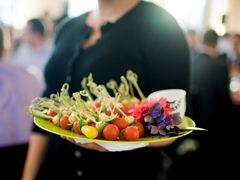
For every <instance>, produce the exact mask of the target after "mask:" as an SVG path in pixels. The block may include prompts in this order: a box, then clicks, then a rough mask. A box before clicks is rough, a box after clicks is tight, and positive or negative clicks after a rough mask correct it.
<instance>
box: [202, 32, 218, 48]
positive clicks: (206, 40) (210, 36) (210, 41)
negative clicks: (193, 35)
mask: <svg viewBox="0 0 240 180" xmlns="http://www.w3.org/2000/svg"><path fill="white" fill-rule="evenodd" d="M218 37H219V36H218V35H217V33H216V32H215V31H214V30H208V31H207V32H205V34H204V36H203V44H205V45H208V46H211V47H214V46H216V45H217V40H218Z"/></svg>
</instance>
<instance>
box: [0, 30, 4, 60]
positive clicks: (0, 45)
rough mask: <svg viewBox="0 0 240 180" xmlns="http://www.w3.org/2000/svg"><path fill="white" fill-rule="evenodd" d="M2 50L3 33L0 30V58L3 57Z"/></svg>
mask: <svg viewBox="0 0 240 180" xmlns="http://www.w3.org/2000/svg"><path fill="white" fill-rule="evenodd" d="M3 49H4V47H3V31H2V29H1V28H0V58H1V57H2V55H3Z"/></svg>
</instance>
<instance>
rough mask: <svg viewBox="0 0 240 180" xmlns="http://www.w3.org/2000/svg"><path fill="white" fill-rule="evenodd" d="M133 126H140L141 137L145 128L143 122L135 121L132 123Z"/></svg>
mask: <svg viewBox="0 0 240 180" xmlns="http://www.w3.org/2000/svg"><path fill="white" fill-rule="evenodd" d="M131 126H137V127H138V131H139V137H141V136H142V135H143V134H144V132H145V128H144V126H143V124H142V123H141V122H135V123H133V124H131Z"/></svg>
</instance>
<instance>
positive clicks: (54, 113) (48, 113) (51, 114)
mask: <svg viewBox="0 0 240 180" xmlns="http://www.w3.org/2000/svg"><path fill="white" fill-rule="evenodd" d="M47 115H48V116H52V117H54V116H56V115H57V112H54V111H51V110H50V109H49V110H48V111H47Z"/></svg>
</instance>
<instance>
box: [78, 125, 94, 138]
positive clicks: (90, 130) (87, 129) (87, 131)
mask: <svg viewBox="0 0 240 180" xmlns="http://www.w3.org/2000/svg"><path fill="white" fill-rule="evenodd" d="M81 131H82V133H83V134H84V135H85V136H87V137H88V138H90V139H94V138H96V137H97V135H98V130H97V128H95V127H92V126H88V125H84V126H83V127H82V128H81Z"/></svg>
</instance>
